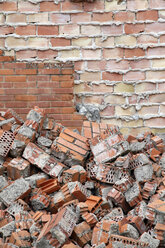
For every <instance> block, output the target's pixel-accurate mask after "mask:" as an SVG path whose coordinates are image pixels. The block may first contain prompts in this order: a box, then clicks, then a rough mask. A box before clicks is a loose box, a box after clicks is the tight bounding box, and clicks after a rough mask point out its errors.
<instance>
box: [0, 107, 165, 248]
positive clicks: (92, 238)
mask: <svg viewBox="0 0 165 248" xmlns="http://www.w3.org/2000/svg"><path fill="white" fill-rule="evenodd" d="M6 130H7V131H6ZM6 132H7V133H8V134H11V136H12V137H13V138H11V139H10V140H11V142H9V144H8V145H7V147H5V145H6V143H5V142H4V141H3V142H2V137H3V135H4V133H6ZM7 136H8V135H7ZM7 136H6V137H7ZM9 136H10V135H9ZM3 140H4V139H3ZM10 140H8V141H10ZM0 142H1V143H0V149H1V150H3V151H2V155H1V157H0V235H1V237H2V239H0V246H2V247H3V248H18V247H22V248H24V247H26V248H30V247H35V248H41V247H49V248H53V247H56V248H76V247H77V248H79V247H83V248H116V247H119V248H121V247H125V248H127V247H129V248H130V247H131V248H137V247H138V248H142V247H143V248H144V247H147V248H158V247H160V248H163V247H165V231H164V230H165V228H164V221H165V208H164V205H165V204H164V202H165V192H164V189H165V153H164V144H163V140H162V138H159V136H156V135H154V134H152V133H151V132H146V133H145V134H144V135H139V136H138V137H134V136H132V135H129V136H128V137H127V138H125V137H124V136H123V135H122V134H121V133H120V130H119V128H118V127H117V126H114V125H109V124H108V125H107V124H102V123H95V122H89V121H85V122H84V123H83V127H82V135H80V134H78V133H77V132H76V131H75V132H74V131H71V130H69V129H67V128H65V127H64V126H62V125H61V124H59V123H56V122H55V120H54V119H53V118H47V117H46V115H45V112H44V111H43V110H42V109H40V108H38V107H35V108H34V109H32V110H31V111H30V112H29V113H28V115H27V118H26V120H25V122H24V121H21V120H20V119H19V117H18V116H16V113H14V112H13V111H11V110H8V111H7V112H6V113H4V114H2V115H1V114H0ZM89 144H90V145H89ZM4 148H5V149H4ZM1 150H0V151H1Z"/></svg>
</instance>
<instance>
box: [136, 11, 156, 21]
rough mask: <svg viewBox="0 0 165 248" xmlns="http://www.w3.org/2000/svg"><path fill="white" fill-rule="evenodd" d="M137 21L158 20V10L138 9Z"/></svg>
mask: <svg viewBox="0 0 165 248" xmlns="http://www.w3.org/2000/svg"><path fill="white" fill-rule="evenodd" d="M136 19H137V21H148V20H151V21H157V20H158V11H157V10H147V11H139V12H137V14H136Z"/></svg>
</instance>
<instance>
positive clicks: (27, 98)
mask: <svg viewBox="0 0 165 248" xmlns="http://www.w3.org/2000/svg"><path fill="white" fill-rule="evenodd" d="M15 100H16V101H36V100H37V96H33V95H18V96H15Z"/></svg>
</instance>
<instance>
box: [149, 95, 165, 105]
mask: <svg viewBox="0 0 165 248" xmlns="http://www.w3.org/2000/svg"><path fill="white" fill-rule="evenodd" d="M164 99H165V93H160V94H155V95H151V96H150V97H149V101H150V102H152V103H162V102H163V101H164Z"/></svg>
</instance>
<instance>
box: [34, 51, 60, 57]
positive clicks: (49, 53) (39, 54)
mask: <svg viewBox="0 0 165 248" xmlns="http://www.w3.org/2000/svg"><path fill="white" fill-rule="evenodd" d="M57 56H58V52H57V51H55V50H50V49H49V50H45V51H37V57H38V58H39V59H55V58H56V57H57Z"/></svg>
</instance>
